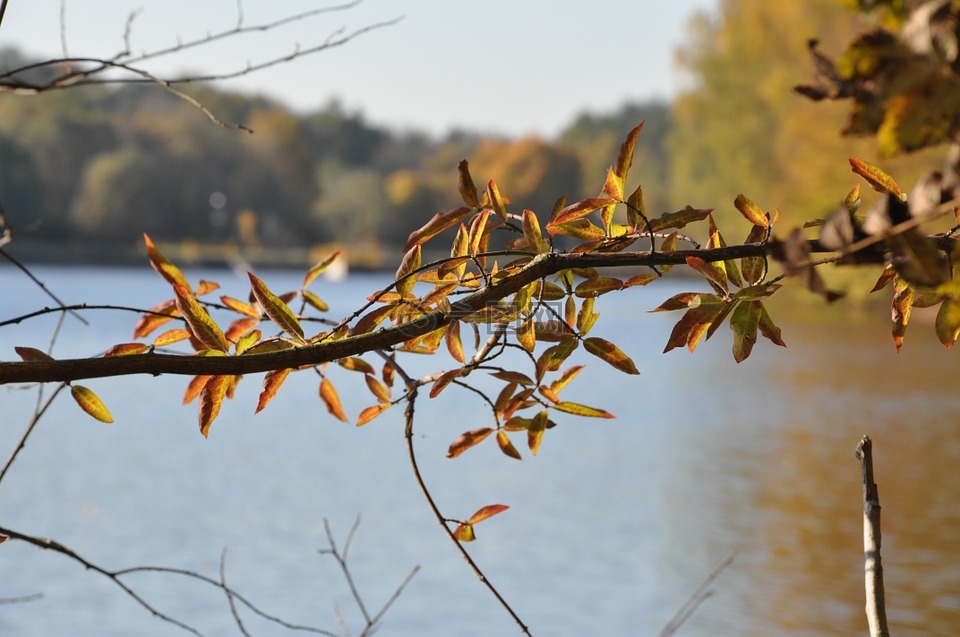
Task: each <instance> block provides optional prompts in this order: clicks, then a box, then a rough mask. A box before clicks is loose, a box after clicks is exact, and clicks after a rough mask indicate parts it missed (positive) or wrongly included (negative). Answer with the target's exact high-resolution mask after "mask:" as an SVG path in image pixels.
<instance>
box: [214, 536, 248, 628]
mask: <svg viewBox="0 0 960 637" xmlns="http://www.w3.org/2000/svg"><path fill="white" fill-rule="evenodd" d="M220 585H221V586H222V587H223V592H224V594H226V596H227V603H228V604H230V614H231V615H232V616H233V621H234V622H235V623H236V624H237V629H238V630H239V631H240V634H241V635H243V637H250V633H248V632H247V629H246V628H245V627H244V625H243V621H241V619H240V615H238V614H237V605H236V604H235V603H234V602H233V595H231V594H230V589H229V588H227V547H223V551H221V552H220Z"/></svg>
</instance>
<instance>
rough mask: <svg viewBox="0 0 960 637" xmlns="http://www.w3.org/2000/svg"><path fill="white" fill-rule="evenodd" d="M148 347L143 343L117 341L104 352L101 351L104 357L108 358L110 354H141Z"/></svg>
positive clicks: (148, 347)
mask: <svg viewBox="0 0 960 637" xmlns="http://www.w3.org/2000/svg"><path fill="white" fill-rule="evenodd" d="M149 349H150V346H149V345H146V344H144V343H119V344H117V345H113V346H112V347H110V349H108V350H107V351H106V352H104V353H103V357H104V358H109V357H111V356H132V355H134V354H143V353H144V352H146V351H147V350H149Z"/></svg>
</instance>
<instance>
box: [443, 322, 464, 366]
mask: <svg viewBox="0 0 960 637" xmlns="http://www.w3.org/2000/svg"><path fill="white" fill-rule="evenodd" d="M443 338H444V341H446V343H447V351H448V352H450V356H452V357H453V359H454V360H455V361H457V362H458V363H463V362H464V361H465V358H464V355H463V343H462V342H461V340H460V321H456V320H454V321H450V322H449V323H447V327H446V330H445V331H444V333H443Z"/></svg>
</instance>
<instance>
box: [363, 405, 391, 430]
mask: <svg viewBox="0 0 960 637" xmlns="http://www.w3.org/2000/svg"><path fill="white" fill-rule="evenodd" d="M389 408H390V403H380V404H378V405H373V406H371V407H367V408H366V409H364V410H363V411H361V412H360V415H359V416H358V417H357V427H362V426H363V425H365V424H367V423H368V422H370V421H371V420H373V419H374V418H376V417H377V416H379V415H380V414H382V413H383V412H384V411H386V410H387V409H389Z"/></svg>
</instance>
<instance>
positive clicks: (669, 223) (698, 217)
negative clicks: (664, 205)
mask: <svg viewBox="0 0 960 637" xmlns="http://www.w3.org/2000/svg"><path fill="white" fill-rule="evenodd" d="M711 212H713V208H694V207H693V206H687V207H686V208H684V209H683V210H677V211H676V212H667V213H664V214H662V215H660V216H659V217H656V218H655V219H651V220H650V221H649V222H648V223H647V224H646V226H645V227H643V228H638V231H640V232H662V231H664V230H666V229H668V228H677V229H679V228H682V227H684V226H685V225H687V224H688V223H694V222H696V221H703V220H704V219H706V218H707V216H708V215H709V214H710V213H711Z"/></svg>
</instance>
